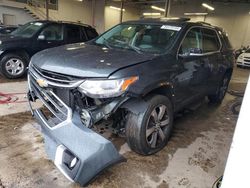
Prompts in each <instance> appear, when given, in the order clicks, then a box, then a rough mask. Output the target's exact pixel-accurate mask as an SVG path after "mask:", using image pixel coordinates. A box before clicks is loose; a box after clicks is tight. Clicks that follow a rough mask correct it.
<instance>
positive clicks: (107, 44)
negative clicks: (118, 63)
mask: <svg viewBox="0 0 250 188" xmlns="http://www.w3.org/2000/svg"><path fill="white" fill-rule="evenodd" d="M101 37H102V38H103V44H104V46H106V47H107V48H109V49H112V47H111V46H110V44H109V42H108V41H107V39H106V38H104V37H103V36H101Z"/></svg>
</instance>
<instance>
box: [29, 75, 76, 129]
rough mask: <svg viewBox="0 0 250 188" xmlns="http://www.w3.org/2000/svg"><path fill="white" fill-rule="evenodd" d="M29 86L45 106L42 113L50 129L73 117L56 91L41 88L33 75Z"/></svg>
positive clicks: (30, 77) (30, 76)
mask: <svg viewBox="0 0 250 188" xmlns="http://www.w3.org/2000/svg"><path fill="white" fill-rule="evenodd" d="M29 86H30V89H31V91H32V92H34V94H35V96H37V97H38V99H40V100H41V101H42V103H43V104H44V107H43V108H41V109H40V111H41V112H42V114H43V116H44V117H45V119H46V120H47V124H48V125H49V126H50V128H53V127H55V126H57V125H58V124H60V123H62V122H64V121H66V120H67V118H68V117H69V116H70V115H71V109H70V108H69V107H68V105H66V104H65V102H64V101H63V99H61V98H60V97H59V96H58V95H56V93H55V90H53V89H52V88H42V87H40V86H39V85H38V83H37V81H36V78H35V77H33V76H32V74H29Z"/></svg>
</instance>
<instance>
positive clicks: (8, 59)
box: [0, 53, 28, 79]
mask: <svg viewBox="0 0 250 188" xmlns="http://www.w3.org/2000/svg"><path fill="white" fill-rule="evenodd" d="M0 63H1V65H0V70H1V73H2V75H3V76H5V77H6V78H10V79H14V78H20V77H22V76H23V75H24V74H25V73H26V67H27V65H28V60H27V58H24V57H22V56H20V55H17V54H13V53H9V54H6V55H4V56H3V58H2V59H1V61H0Z"/></svg>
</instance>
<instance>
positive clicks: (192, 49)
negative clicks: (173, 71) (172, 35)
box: [175, 27, 209, 108]
mask: <svg viewBox="0 0 250 188" xmlns="http://www.w3.org/2000/svg"><path fill="white" fill-rule="evenodd" d="M202 45H203V44H202V31H201V28H200V27H194V28H192V29H190V30H189V31H188V32H187V33H186V35H185V37H184V39H183V41H182V43H181V45H180V49H179V53H178V62H177V63H178V66H179V73H178V75H176V77H175V88H176V91H175V98H176V105H177V106H179V107H180V108H182V107H183V106H185V105H187V104H189V103H191V102H193V101H194V100H195V99H197V98H200V97H202V96H203V95H204V92H205V88H206V84H207V80H208V78H209V70H208V68H207V67H206V61H207V60H206V59H204V58H203V56H202Z"/></svg>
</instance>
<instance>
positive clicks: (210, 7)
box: [202, 3, 214, 10]
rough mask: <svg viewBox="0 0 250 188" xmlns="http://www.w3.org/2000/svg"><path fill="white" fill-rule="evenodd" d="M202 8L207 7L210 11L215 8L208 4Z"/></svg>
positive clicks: (203, 4)
mask: <svg viewBox="0 0 250 188" xmlns="http://www.w3.org/2000/svg"><path fill="white" fill-rule="evenodd" d="M202 6H203V7H206V8H207V9H209V10H214V7H212V6H210V5H208V4H206V3H202Z"/></svg>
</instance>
